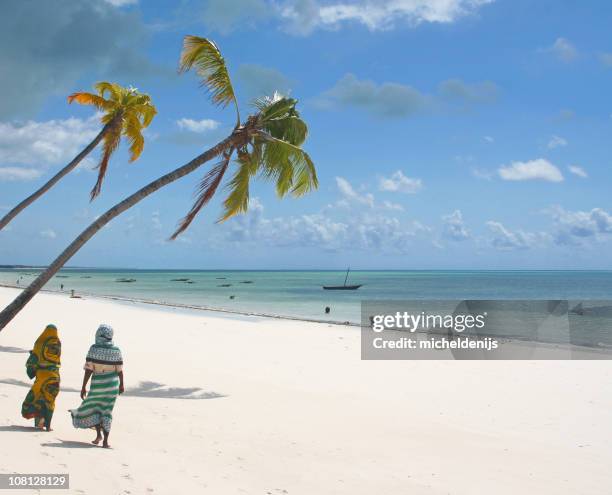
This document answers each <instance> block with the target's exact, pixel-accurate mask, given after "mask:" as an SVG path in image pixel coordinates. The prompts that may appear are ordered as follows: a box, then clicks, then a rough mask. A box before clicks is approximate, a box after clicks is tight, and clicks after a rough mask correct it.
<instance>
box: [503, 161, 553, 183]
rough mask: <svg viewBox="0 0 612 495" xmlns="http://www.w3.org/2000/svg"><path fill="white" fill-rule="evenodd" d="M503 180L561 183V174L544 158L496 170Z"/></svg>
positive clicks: (513, 163)
mask: <svg viewBox="0 0 612 495" xmlns="http://www.w3.org/2000/svg"><path fill="white" fill-rule="evenodd" d="M498 173H499V176H500V177H501V178H502V179H503V180H510V181H523V180H544V181H548V182H562V181H563V174H561V171H560V170H559V169H558V168H557V167H556V166H555V165H553V164H552V163H550V162H549V161H548V160H546V159H544V158H538V159H536V160H530V161H526V162H512V163H511V164H510V165H507V166H503V167H500V168H499V169H498Z"/></svg>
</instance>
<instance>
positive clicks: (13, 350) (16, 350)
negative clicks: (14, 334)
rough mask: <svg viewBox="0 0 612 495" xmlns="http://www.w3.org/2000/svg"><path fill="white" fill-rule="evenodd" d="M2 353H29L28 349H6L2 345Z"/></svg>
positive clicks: (0, 347) (0, 349) (0, 350)
mask: <svg viewBox="0 0 612 495" xmlns="http://www.w3.org/2000/svg"><path fill="white" fill-rule="evenodd" d="M0 352H12V353H15V354H27V353H28V352H30V351H28V350H27V349H22V348H21V347H10V346H9V347H6V346H3V345H0Z"/></svg>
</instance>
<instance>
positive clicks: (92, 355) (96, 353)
mask: <svg viewBox="0 0 612 495" xmlns="http://www.w3.org/2000/svg"><path fill="white" fill-rule="evenodd" d="M113 333H114V332H113V328H112V327H111V326H110V325H105V324H102V325H100V326H99V327H98V330H97V331H96V343H95V344H94V345H92V346H91V347H90V348H89V352H88V353H87V358H86V360H87V361H91V362H92V363H100V364H123V356H122V355H121V350H120V349H119V348H118V347H117V346H115V345H114V344H113Z"/></svg>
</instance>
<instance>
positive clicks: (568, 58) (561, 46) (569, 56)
mask: <svg viewBox="0 0 612 495" xmlns="http://www.w3.org/2000/svg"><path fill="white" fill-rule="evenodd" d="M544 51H545V52H549V53H552V54H553V55H554V56H555V57H556V58H557V59H559V60H561V61H562V62H572V61H573V60H575V59H576V58H577V57H578V50H577V49H576V47H575V46H574V45H573V44H572V43H571V42H570V41H569V40H567V39H565V38H557V39H556V40H555V42H554V43H553V44H552V45H551V46H549V47H548V48H545V49H544Z"/></svg>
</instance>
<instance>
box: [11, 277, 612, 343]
mask: <svg viewBox="0 0 612 495" xmlns="http://www.w3.org/2000/svg"><path fill="white" fill-rule="evenodd" d="M40 270H41V268H4V269H0V284H1V285H6V286H13V287H26V286H27V285H28V284H29V283H30V282H31V281H32V280H33V279H34V278H35V276H36V275H37V274H38V273H40ZM345 275H346V271H345V270H202V269H194V270H170V269H128V268H121V269H119V268H64V269H63V270H61V271H60V272H59V273H58V274H57V275H56V276H55V277H53V278H52V279H51V280H50V281H49V283H48V284H47V285H46V286H45V289H47V290H52V291H63V292H65V293H70V292H71V291H72V290H74V291H75V293H76V294H81V295H90V296H99V297H114V298H119V299H123V300H127V301H140V302H148V303H152V304H163V305H167V306H179V307H180V306H187V307H193V308H201V309H210V310H220V311H228V312H232V313H243V314H259V315H267V316H277V317H286V318H296V319H304V320H316V321H332V322H337V323H346V322H348V323H351V324H359V322H360V317H361V301H362V300H426V299H430V300H465V299H484V300H494V299H520V300H536V299H568V300H574V301H582V300H598V301H601V300H609V299H611V295H612V270H355V271H351V272H350V273H349V279H348V284H359V285H361V287H360V288H359V289H358V290H351V291H329V290H323V285H342V284H343V283H344V278H345ZM327 307H329V313H326V312H325V308H327ZM599 333H600V332H598V334H599ZM602 335H604V334H600V335H599V336H598V338H597V339H596V340H595V341H592V342H591V340H592V339H591V340H589V339H587V340H585V342H584V343H585V344H586V345H591V346H599V345H603V346H608V345H611V344H612V342H608V341H607V340H606V339H605V338H604V339H603V341H602ZM604 336H605V335H604ZM560 342H561V340H560Z"/></svg>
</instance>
